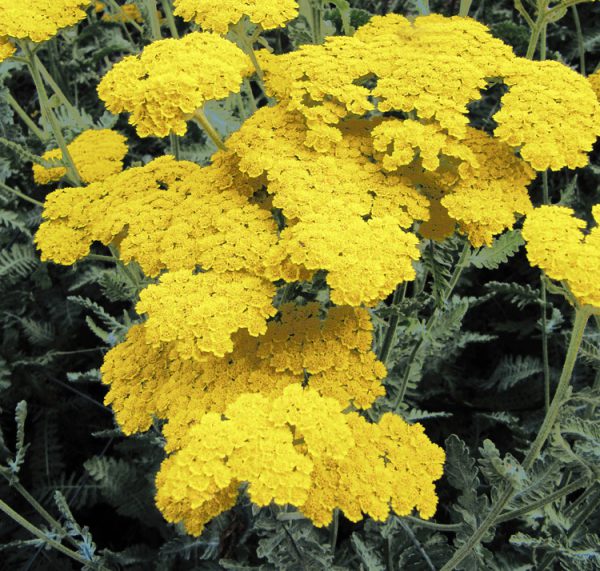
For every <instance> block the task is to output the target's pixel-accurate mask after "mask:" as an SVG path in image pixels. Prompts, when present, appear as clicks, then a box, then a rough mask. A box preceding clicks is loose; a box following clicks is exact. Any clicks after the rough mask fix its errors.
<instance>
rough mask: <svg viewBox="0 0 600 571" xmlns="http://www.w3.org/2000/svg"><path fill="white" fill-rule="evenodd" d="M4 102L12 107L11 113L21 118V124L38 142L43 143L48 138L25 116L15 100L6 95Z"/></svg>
mask: <svg viewBox="0 0 600 571" xmlns="http://www.w3.org/2000/svg"><path fill="white" fill-rule="evenodd" d="M6 102H7V103H8V104H9V105H10V106H11V107H12V109H13V111H14V112H15V113H16V114H17V115H18V116H19V117H20V118H21V120H22V121H23V123H25V125H27V127H28V128H29V130H30V131H31V132H32V133H33V134H34V135H35V136H36V137H37V138H38V139H39V140H40V141H42V143H45V142H46V141H47V139H48V136H47V135H46V134H45V133H44V132H43V131H42V130H41V129H40V128H39V127H38V126H37V125H36V124H35V123H34V122H33V119H32V118H31V117H30V116H29V115H27V113H26V112H25V110H24V109H23V108H22V107H21V106H20V105H19V103H18V102H17V100H16V99H15V98H14V97H13V96H12V95H11V94H10V93H8V94H7V95H6Z"/></svg>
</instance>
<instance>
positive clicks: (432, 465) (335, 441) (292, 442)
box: [156, 385, 444, 534]
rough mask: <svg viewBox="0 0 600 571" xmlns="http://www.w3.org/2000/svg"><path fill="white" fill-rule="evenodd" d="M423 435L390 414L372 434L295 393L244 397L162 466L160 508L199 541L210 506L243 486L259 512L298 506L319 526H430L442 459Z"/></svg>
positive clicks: (328, 403)
mask: <svg viewBox="0 0 600 571" xmlns="http://www.w3.org/2000/svg"><path fill="white" fill-rule="evenodd" d="M249 410H251V411H252V414H248V411H249ZM423 432H424V431H423V427H422V426H420V425H413V426H410V425H408V424H406V423H405V422H404V421H403V420H402V419H401V418H400V417H398V416H396V415H393V414H390V413H387V414H385V415H383V417H382V419H381V421H380V422H379V424H369V423H368V422H367V421H366V420H365V419H364V418H362V417H360V416H359V415H357V414H356V413H350V414H343V413H342V412H341V408H340V405H339V403H338V402H337V401H335V400H333V399H328V398H324V397H322V396H320V395H318V393H316V392H314V391H312V390H311V389H302V388H301V387H300V386H299V385H292V386H289V387H287V388H286V389H285V390H284V391H283V393H282V394H281V395H280V396H277V397H274V398H266V397H264V396H262V395H248V394H244V395H241V396H240V397H239V398H238V399H237V400H236V401H235V402H234V403H232V404H231V405H229V406H228V407H227V409H226V410H225V413H224V414H223V415H218V414H215V413H208V414H206V415H204V416H203V417H202V419H201V420H200V421H199V422H198V423H197V424H196V425H195V426H193V427H192V428H191V429H190V431H189V437H188V439H187V441H186V443H185V445H184V447H183V448H182V449H181V450H179V451H177V452H176V453H174V454H172V455H171V456H170V457H169V458H167V459H166V460H165V461H164V462H163V464H162V466H161V469H160V472H159V473H158V476H157V478H156V485H157V495H156V502H157V505H158V507H159V509H160V510H161V511H162V512H163V515H164V516H165V517H166V518H167V519H168V520H169V521H172V522H179V521H182V522H183V523H184V524H185V526H186V528H187V530H188V531H189V532H190V533H193V534H199V533H201V531H202V528H203V525H204V524H205V523H207V522H208V521H209V520H210V519H211V518H212V517H214V516H215V515H216V513H218V512H217V510H216V509H214V502H217V504H218V505H219V506H221V507H222V509H227V507H230V506H231V503H232V501H234V500H232V495H233V493H234V490H235V489H236V488H237V487H238V486H239V485H240V484H242V483H247V484H248V494H249V496H250V499H251V500H252V501H253V502H254V503H255V504H257V505H259V506H266V505H269V504H270V503H271V502H275V503H277V504H280V505H283V504H292V505H294V506H296V507H297V508H298V509H300V510H301V511H302V512H303V513H304V514H306V515H307V516H308V517H310V518H311V519H312V520H313V522H314V524H315V525H317V526H323V525H327V524H328V523H329V522H330V521H331V515H332V512H333V510H334V509H335V508H340V509H341V510H342V511H343V512H344V514H345V515H346V517H348V518H349V519H351V520H353V521H358V520H359V519H361V518H362V516H363V514H367V515H370V516H371V517H374V518H375V519H378V520H381V521H382V520H385V519H386V517H387V516H388V514H389V512H390V508H392V509H393V510H394V511H395V512H396V513H398V514H399V515H407V514H409V513H410V512H411V511H412V509H413V508H415V507H416V508H417V509H418V510H419V511H420V513H421V516H422V517H425V518H428V517H431V516H432V515H433V513H434V511H435V506H436V503H437V497H436V494H435V488H434V485H433V482H434V481H435V480H437V479H438V478H440V476H441V474H442V465H443V462H444V452H443V450H442V449H441V448H439V447H438V446H436V445H435V444H432V443H431V442H430V441H429V440H428V439H427V437H426V436H425V435H424V433H423ZM223 494H224V495H225V496H224V497H225V498H227V501H224V500H222V499H221V498H223Z"/></svg>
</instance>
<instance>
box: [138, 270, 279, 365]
mask: <svg viewBox="0 0 600 571" xmlns="http://www.w3.org/2000/svg"><path fill="white" fill-rule="evenodd" d="M274 295H275V287H274V286H273V285H272V284H271V282H270V281H267V280H264V279H263V278H260V277H257V276H254V275H252V274H249V273H244V272H225V273H217V272H207V273H199V274H192V273H191V272H189V271H187V270H178V271H175V272H168V273H166V274H164V275H163V276H162V277H161V280H160V283H159V284H156V285H150V286H148V287H147V288H146V289H145V290H144V291H142V293H141V294H140V301H139V302H138V304H137V307H136V309H137V311H138V313H147V314H148V320H147V321H146V323H145V328H146V338H147V340H148V341H149V342H150V343H151V344H152V345H160V344H162V343H173V349H174V354H175V355H176V356H177V357H178V358H179V359H197V360H200V361H201V360H202V359H203V358H204V357H205V355H206V353H212V354H213V355H216V356H217V357H223V356H224V355H225V353H230V352H231V351H233V342H232V340H231V335H232V334H233V333H235V332H236V331H239V330H240V329H246V330H247V331H248V333H250V335H252V336H254V337H256V336H258V335H261V334H262V333H265V331H266V329H267V323H266V320H267V318H269V317H272V316H273V315H275V313H276V312H277V310H276V309H275V308H274V307H273V305H272V303H271V302H272V299H273V296H274ZM232 299H233V300H235V303H232V301H231V300H232Z"/></svg>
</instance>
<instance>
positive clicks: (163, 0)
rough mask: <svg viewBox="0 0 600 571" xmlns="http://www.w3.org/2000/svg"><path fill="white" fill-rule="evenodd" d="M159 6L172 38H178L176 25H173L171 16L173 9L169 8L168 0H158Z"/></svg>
mask: <svg viewBox="0 0 600 571" xmlns="http://www.w3.org/2000/svg"><path fill="white" fill-rule="evenodd" d="M160 3H161V6H162V8H163V12H164V13H165V19H166V20H167V26H169V31H170V32H171V35H172V36H173V37H174V38H179V32H178V31H177V26H176V25H175V18H174V17H173V9H172V8H171V2H170V0H160Z"/></svg>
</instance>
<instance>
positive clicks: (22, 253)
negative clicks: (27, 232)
mask: <svg viewBox="0 0 600 571" xmlns="http://www.w3.org/2000/svg"><path fill="white" fill-rule="evenodd" d="M39 263H40V262H39V260H38V259H37V257H36V256H35V252H34V251H33V246H32V245H31V244H13V245H12V247H11V248H9V249H7V250H2V251H1V252H0V282H2V281H4V282H7V283H8V284H12V283H14V282H16V281H18V280H20V279H24V278H26V277H28V276H29V275H30V274H31V273H32V272H33V270H34V269H35V268H36V266H37V265H38V264H39Z"/></svg>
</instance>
